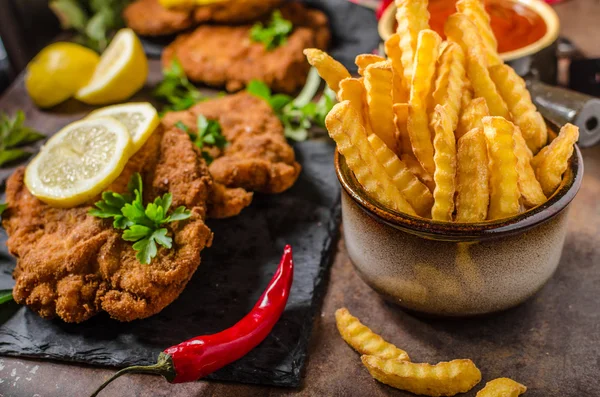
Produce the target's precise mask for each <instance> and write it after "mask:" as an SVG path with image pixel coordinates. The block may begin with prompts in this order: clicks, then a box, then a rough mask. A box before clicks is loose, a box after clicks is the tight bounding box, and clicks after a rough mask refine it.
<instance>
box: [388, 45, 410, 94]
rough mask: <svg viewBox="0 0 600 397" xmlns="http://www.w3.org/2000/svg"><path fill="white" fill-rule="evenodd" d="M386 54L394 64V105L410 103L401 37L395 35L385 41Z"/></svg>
mask: <svg viewBox="0 0 600 397" xmlns="http://www.w3.org/2000/svg"><path fill="white" fill-rule="evenodd" d="M385 53H386V55H387V56H388V58H389V60H390V61H391V62H392V72H393V73H394V84H393V90H394V92H393V97H394V103H400V102H407V101H408V94H409V90H408V88H407V87H408V84H409V83H405V82H404V67H403V66H402V50H401V49H400V35H398V33H394V34H393V35H391V36H390V38H389V39H387V40H386V41H385Z"/></svg>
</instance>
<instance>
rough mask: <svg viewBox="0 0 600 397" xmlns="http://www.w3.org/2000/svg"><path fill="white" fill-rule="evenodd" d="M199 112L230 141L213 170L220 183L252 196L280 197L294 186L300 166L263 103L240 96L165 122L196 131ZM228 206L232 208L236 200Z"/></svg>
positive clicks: (174, 114) (201, 105)
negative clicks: (219, 128) (216, 125)
mask: <svg viewBox="0 0 600 397" xmlns="http://www.w3.org/2000/svg"><path fill="white" fill-rule="evenodd" d="M200 114H202V115H204V116H205V117H206V118H207V119H210V120H218V122H219V124H220V125H221V130H222V133H223V135H224V136H225V138H226V139H227V141H228V142H229V145H228V146H227V147H226V148H225V149H224V150H223V152H222V153H217V154H216V155H215V156H214V157H215V160H214V161H213V162H212V163H211V164H210V166H209V170H210V173H211V175H212V177H213V179H214V180H215V182H216V183H219V184H222V185H224V186H227V187H229V188H243V189H245V190H249V191H254V192H262V193H280V192H283V191H284V190H287V189H289V188H290V187H291V186H292V185H293V184H294V182H296V179H298V175H299V174H300V170H301V167H300V164H298V162H296V159H295V154H294V149H293V148H292V147H291V146H290V145H289V144H288V143H287V141H286V139H285V137H284V135H283V126H282V125H281V122H280V121H279V119H278V118H277V116H276V115H275V114H274V113H273V110H272V109H271V107H270V106H269V105H268V104H267V103H266V102H265V101H263V100H262V99H259V98H256V97H254V96H252V95H250V94H248V93H246V92H241V93H238V94H235V95H229V96H226V97H223V98H217V99H212V100H209V101H205V102H200V103H198V104H196V105H194V106H193V107H191V108H190V109H188V110H185V111H181V112H169V113H167V114H165V116H164V117H163V119H162V123H163V125H165V126H166V127H167V128H172V127H173V126H175V124H176V123H177V122H178V121H181V122H182V123H183V124H185V125H186V126H188V128H189V129H190V130H192V131H195V130H196V119H197V117H198V115H200ZM230 202H231V204H230V205H233V203H234V201H233V200H230ZM248 204H249V203H248Z"/></svg>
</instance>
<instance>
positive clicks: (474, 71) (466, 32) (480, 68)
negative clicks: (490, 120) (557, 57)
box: [444, 13, 510, 120]
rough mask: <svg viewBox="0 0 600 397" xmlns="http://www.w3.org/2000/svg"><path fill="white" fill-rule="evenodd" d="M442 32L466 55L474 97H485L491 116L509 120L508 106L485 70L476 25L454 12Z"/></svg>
mask: <svg viewBox="0 0 600 397" xmlns="http://www.w3.org/2000/svg"><path fill="white" fill-rule="evenodd" d="M444 32H445V33H446V36H447V37H448V39H449V40H451V41H454V42H456V43H458V44H460V46H461V47H462V49H463V51H464V52H465V54H466V55H467V76H468V77H469V80H471V84H472V86H473V91H474V93H475V97H481V98H485V101H486V102H487V106H488V108H489V110H490V114H491V115H492V116H500V117H504V118H505V119H507V120H510V113H509V111H508V107H507V106H506V103H505V102H504V100H503V99H502V97H501V96H500V93H499V92H498V89H497V88H496V85H495V84H494V82H493V81H492V78H491V77H490V74H489V72H488V70H487V61H486V59H485V52H484V49H483V43H482V41H481V37H480V36H479V33H478V32H477V27H476V26H475V25H474V24H473V22H471V21H470V20H469V19H468V17H467V16H466V15H464V14H460V13H456V14H453V15H450V17H448V20H447V21H446V24H445V25H444Z"/></svg>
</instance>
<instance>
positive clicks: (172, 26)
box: [123, 0, 282, 36]
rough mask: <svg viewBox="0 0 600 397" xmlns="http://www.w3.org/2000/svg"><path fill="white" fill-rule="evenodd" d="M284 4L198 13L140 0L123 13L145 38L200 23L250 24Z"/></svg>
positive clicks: (232, 5) (268, 0) (247, 4)
mask: <svg viewBox="0 0 600 397" xmlns="http://www.w3.org/2000/svg"><path fill="white" fill-rule="evenodd" d="M281 3H282V0H232V1H227V2H222V3H214V4H207V5H203V6H199V7H196V8H195V9H167V8H164V7H163V6H162V5H161V4H160V3H159V1H158V0H136V1H134V2H133V3H131V4H130V5H128V6H127V7H126V8H125V10H124V11H123V19H124V20H125V23H126V24H127V26H128V27H130V28H131V29H133V30H134V31H135V32H136V33H137V34H139V35H142V36H163V35H169V34H173V33H177V32H181V31H182V30H185V29H187V28H189V27H191V26H194V25H196V24H200V23H207V22H215V23H223V24H229V25H231V24H239V23H248V22H252V21H254V20H256V19H259V18H262V17H264V16H265V15H267V14H268V13H269V12H270V11H271V10H273V9H274V8H276V7H278V6H279V5H280V4H281Z"/></svg>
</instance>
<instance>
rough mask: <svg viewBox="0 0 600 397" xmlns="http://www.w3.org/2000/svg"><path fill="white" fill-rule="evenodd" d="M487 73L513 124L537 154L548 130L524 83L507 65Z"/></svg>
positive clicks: (545, 140)
mask: <svg viewBox="0 0 600 397" xmlns="http://www.w3.org/2000/svg"><path fill="white" fill-rule="evenodd" d="M489 72H490V76H491V78H492V80H493V81H494V83H496V87H497V88H498V91H499V92H500V95H502V98H504V101H505V102H506V104H507V106H508V109H509V110H510V113H511V115H512V118H513V122H514V123H515V124H516V125H517V126H518V127H519V128H520V129H521V133H522V134H523V138H525V142H527V146H528V147H529V149H530V150H531V151H532V152H533V153H537V152H538V151H539V150H540V148H542V147H543V146H544V145H545V144H546V142H547V141H548V129H547V127H546V122H545V121H544V118H543V117H542V115H541V114H540V113H538V111H537V109H536V108H535V105H534V104H533V102H532V101H531V95H530V94H529V91H528V90H527V86H526V85H525V81H524V80H523V79H522V78H521V77H519V75H518V74H517V72H515V71H514V69H513V68H511V67H510V66H508V65H496V66H493V67H491V68H490V69H489Z"/></svg>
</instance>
